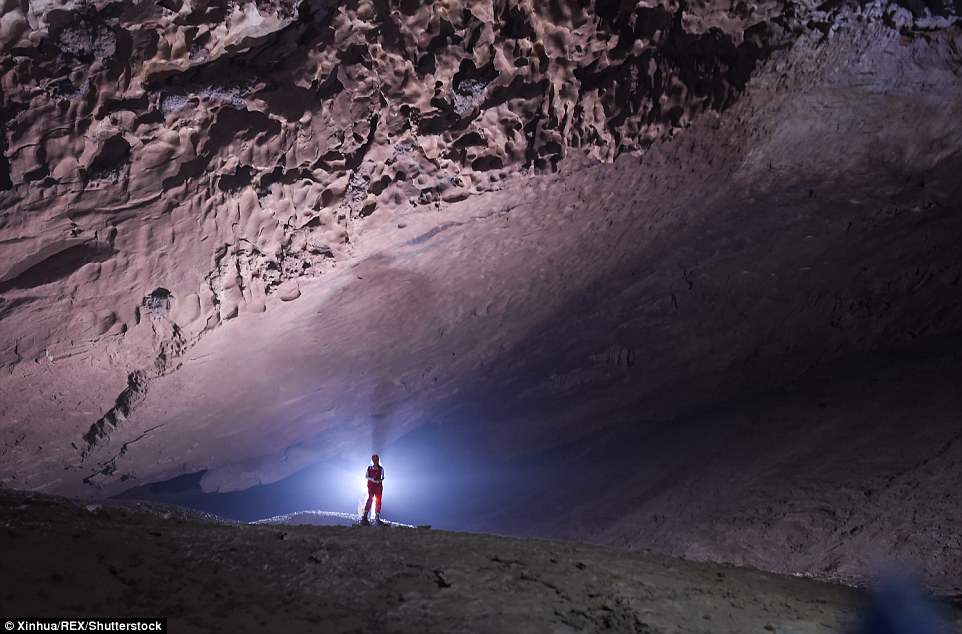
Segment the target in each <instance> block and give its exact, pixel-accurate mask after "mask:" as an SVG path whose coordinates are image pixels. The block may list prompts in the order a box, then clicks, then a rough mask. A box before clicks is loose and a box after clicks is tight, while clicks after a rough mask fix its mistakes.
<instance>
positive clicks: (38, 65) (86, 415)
mask: <svg viewBox="0 0 962 634" xmlns="http://www.w3.org/2000/svg"><path fill="white" fill-rule="evenodd" d="M906 6H908V5H906ZM2 7H3V12H4V13H3V15H2V18H0V20H2V21H0V24H2V28H0V47H2V53H0V72H2V83H0V90H2V94H0V108H2V113H3V117H2V125H3V134H2V135H0V144H2V145H0V147H2V150H3V152H2V159H0V213H2V216H0V218H2V220H0V244H2V249H3V250H2V256H0V297H2V302H0V326H2V333H3V336H2V339H0V364H2V366H3V376H2V377H0V405H2V408H3V410H2V417H0V456H2V462H0V481H2V482H3V483H4V485H7V486H12V487H20V488H30V489H40V490H47V491H53V492H64V493H72V494H86V495H109V494H112V493H116V492H119V491H121V490H123V489H125V488H127V487H129V486H131V485H133V484H138V483H143V482H146V481H152V480H158V479H164V478H169V477H173V476H176V475H179V474H181V473H185V472H194V471H200V470H205V469H207V470H208V472H207V475H206V476H205V480H204V486H205V487H207V488H208V489H209V490H232V489H238V488H244V487H247V486H250V485H252V484H256V483H258V482H269V481H273V480H277V479H279V478H282V477H284V476H286V475H289V474H290V473H293V472H294V471H296V470H298V469H300V468H302V467H304V466H306V465H308V464H312V463H314V462H317V461H323V460H326V459H330V458H333V457H336V456H339V455H343V454H344V453H350V452H355V451H357V450H358V448H360V451H361V452H362V453H363V452H364V451H367V450H368V449H369V448H370V447H372V446H373V447H374V448H381V447H386V446H390V444H391V443H392V442H394V441H396V440H397V439H399V438H401V437H403V436H404V435H405V434H408V433H409V432H412V431H415V430H418V429H420V428H421V427H422V426H423V425H424V424H425V423H432V424H436V423H440V424H442V425H451V426H452V429H459V430H461V431H462V432H463V433H462V434H461V435H460V436H458V437H457V438H458V439H459V440H460V441H461V442H468V441H466V440H465V439H468V438H469V439H470V443H471V445H472V450H474V451H476V452H477V453H479V454H480V455H484V456H498V457H499V458H501V457H505V456H506V457H518V458H523V457H524V456H525V455H529V454H532V453H534V452H539V451H543V450H547V449H550V448H552V447H555V446H559V445H563V444H565V443H571V442H585V443H588V444H590V443H591V442H592V439H594V438H596V437H599V436H598V434H599V433H600V432H601V431H603V430H604V429H606V428H608V427H610V426H611V425H613V424H615V423H618V424H627V423H631V422H632V421H634V420H638V421H645V420H651V419H658V420H675V419H676V418H677V419H678V420H682V418H683V417H685V416H689V415H691V414H692V413H693V412H705V411H711V410H712V408H713V407H717V406H718V405H719V404H720V403H726V402H732V401H733V400H736V399H746V398H750V397H752V396H753V395H757V394H762V393H765V392H767V391H770V390H775V389H778V388H780V387H781V386H785V385H788V384H791V383H792V382H795V381H798V380H800V377H805V376H806V375H807V374H808V373H809V372H810V371H811V370H812V368H816V367H818V368H824V367H826V366H830V365H831V364H833V363H835V362H838V361H839V360H840V359H843V358H848V357H850V356H852V355H855V356H858V355H862V354H868V353H872V352H876V351H879V350H888V349H913V348H914V347H916V346H918V345H921V344H922V343H925V344H926V345H929V342H926V340H935V338H937V337H940V336H952V335H956V334H958V333H959V331H960V326H962V304H960V300H959V295H960V290H959V289H960V287H959V283H960V282H959V279H960V272H962V268H960V256H959V250H958V242H959V237H960V236H962V219H960V214H959V211H960V207H959V202H958V201H959V200H960V198H959V196H960V194H962V186H960V184H959V180H958V177H957V175H958V173H959V168H960V163H962V159H960V151H962V127H960V125H959V123H958V122H959V121H960V120H962V117H960V115H962V106H960V104H962V99H960V97H962V84H960V80H959V76H960V75H959V59H958V47H959V35H958V26H957V25H956V24H955V21H956V18H955V15H956V8H954V7H949V6H941V5H939V6H935V5H933V6H929V7H922V6H918V7H915V6H914V5H912V6H908V8H903V7H901V6H899V5H895V4H893V5H883V4H877V3H873V4H868V5H864V6H851V7H834V8H833V7H827V6H815V5H814V3H813V4H811V5H807V4H794V3H783V2H769V3H758V4H746V3H728V2H725V3H720V4H717V5H716V4H712V3H708V4H693V5H690V6H684V7H683V6H681V5H675V4H670V3H668V4H656V5H652V6H635V5H633V4H632V3H626V2H620V3H619V2H600V1H599V2H594V3H592V2H564V1H558V2H554V1H553V2H466V3H458V2H444V3H441V2H435V3H421V2H408V1H406V0H402V1H401V2H394V1H391V2H387V1H383V2H348V3H342V4H338V3H333V2H331V3H324V2H304V3H268V2H258V3H248V4H236V3H232V4H218V3H202V2H183V3H177V2H159V3H154V2H143V3H140V4H136V5H134V4H131V3H126V2H117V3H109V2H108V3H99V4H92V5H87V4H85V5H80V4H76V5H73V4H67V5H63V6H61V7H53V6H46V5H45V6H39V5H31V6H29V7H27V6H25V5H23V4H21V3H17V2H7V3H5V4H3V5H2ZM913 11H914V13H913ZM855 415H856V414H854V413H853V414H852V416H855ZM816 416H817V413H813V414H812V417H816ZM810 423H811V420H809V419H807V418H800V419H799V420H798V422H797V429H809V427H808V425H809V424H810ZM845 425H846V423H845V420H844V419H840V420H839V422H838V423H837V424H836V425H834V426H831V427H824V429H823V434H824V436H823V439H831V438H833V437H834V436H833V435H832V434H833V433H834V432H833V431H832V430H833V429H840V428H844V426H845ZM793 429H796V428H788V429H786V431H785V437H786V438H787V439H789V440H787V442H791V440H790V439H791V438H793V436H792V434H793ZM947 429H948V428H947V427H946V428H944V429H943V427H938V430H936V431H933V433H932V434H931V435H930V437H926V438H924V439H918V445H917V446H915V447H914V449H913V451H915V452H916V453H919V455H923V454H925V453H926V452H927V451H928V448H929V447H932V448H934V449H933V451H935V450H937V449H938V448H939V447H941V446H943V445H944V443H946V442H949V441H950V440H951V437H950V436H947V435H946V434H948V433H949V432H948V431H945V430H947ZM939 430H942V431H939ZM943 431H944V433H943ZM887 438H888V437H887ZM894 438H895V439H892V438H889V440H886V441H885V442H889V443H898V442H900V441H899V440H897V439H898V438H899V436H897V435H896V436H894ZM826 442H831V441H830V440H826ZM889 446H891V444H890V445H889ZM950 447H955V445H950ZM869 450H871V449H869ZM952 450H953V451H955V450H957V447H956V449H952ZM639 451H642V453H641V454H639V456H638V458H637V459H639V460H644V459H645V456H644V453H643V451H644V450H643V449H640V450H639ZM752 455H754V454H752ZM746 459H751V457H750V456H749V457H748V458H746ZM812 460H813V461H814V460H816V458H813V459H812ZM893 464H894V462H885V461H882V463H880V464H877V465H874V466H871V467H865V469H866V471H865V473H867V474H885V473H888V471H887V470H892V469H895V467H893ZM815 466H817V465H815ZM614 477H617V476H614ZM706 477H709V476H706ZM880 477H887V476H880ZM776 480H777V479H776ZM665 486H667V484H666V485H665ZM942 486H943V485H938V487H936V489H938V491H936V492H934V493H933V495H937V494H940V493H941V492H942V489H941V488H939V487H942ZM797 491H801V493H797V495H800V496H802V497H804V496H805V495H808V494H807V493H805V491H804V488H802V489H797ZM703 495H705V496H711V495H712V494H711V492H710V490H706V492H704V493H703ZM591 499H593V498H592V494H591V493H590V492H588V493H585V494H584V498H583V499H582V500H581V502H585V503H587V502H590V500H591ZM740 499H741V500H747V499H753V498H751V495H749V493H746V494H745V495H744V496H742V497H741V498H740ZM581 502H579V504H580V503H581ZM666 508H675V507H674V506H671V505H668V506H667V507H666ZM951 513H952V511H951V510H946V511H945V513H944V514H943V515H940V516H939V517H940V518H942V519H944V520H945V521H946V522H951V521H957V520H958V519H959V518H958V517H957V516H952V515H951ZM803 514H804V513H803ZM572 522H574V520H572ZM632 526H637V525H632ZM609 528H610V531H612V532H609V533H605V535H609V537H604V536H602V537H601V539H609V541H618V540H621V541H625V538H624V535H625V533H626V532H628V533H630V532H631V531H632V530H635V529H632V528H631V527H628V528H625V527H624V526H615V525H612V526H610V527H608V528H604V527H602V528H598V527H592V528H591V530H592V531H594V532H593V533H591V535H595V534H597V533H598V532H599V531H600V532H602V533H604V531H605V530H608V529H609ZM899 530H901V531H903V533H902V534H908V533H911V532H912V529H911V528H905V527H902V528H900V529H899ZM680 531H681V528H680V527H679V528H678V531H676V533H675V534H676V535H678V536H679V537H678V539H677V540H676V541H673V542H672V543H671V544H668V545H667V546H666V548H667V547H670V548H672V549H676V550H682V551H684V550H685V547H684V545H683V544H682V542H683V541H684V537H683V533H682V532H680ZM575 536H576V537H579V536H580V537H583V536H584V533H583V534H581V535H575ZM646 539H648V538H647V537H645V536H644V535H636V536H635V537H633V538H632V539H628V540H627V541H628V542H630V543H632V544H634V545H644V544H645V543H647V542H646ZM704 539H705V540H708V541H710V542H711V543H710V544H709V545H708V546H700V548H701V549H702V550H700V551H698V552H695V551H690V554H695V555H705V556H710V557H717V558H725V557H729V558H732V555H731V552H730V551H728V554H726V552H725V549H724V548H723V547H721V546H718V543H719V540H720V538H719V537H718V536H717V535H708V536H706V537H704ZM711 540H714V541H711ZM933 540H934V541H935V542H938V543H945V542H944V540H943V541H942V542H939V539H938V538H935V537H933ZM769 552H772V551H769ZM952 552H955V551H952ZM952 556H956V555H952V554H951V552H950V553H949V554H948V555H946V559H945V560H946V561H953V560H952V559H951V557H952ZM747 561H748V562H749V563H752V562H753V561H754V560H752V559H751V558H750V557H748V559H747ZM813 565H814V564H813Z"/></svg>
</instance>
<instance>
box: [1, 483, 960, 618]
mask: <svg viewBox="0 0 962 634" xmlns="http://www.w3.org/2000/svg"><path fill="white" fill-rule="evenodd" d="M0 546H2V547H3V552H4V557H3V559H2V561H0V580H2V581H3V582H4V583H3V584H2V588H3V589H2V590H0V592H2V593H3V594H2V595H0V598H2V599H3V602H4V605H5V606H6V607H5V612H4V616H7V617H18V616H21V617H25V616H35V615H36V614H38V613H42V614H56V615H57V616H63V617H70V616H80V617H89V616H90V615H91V614H109V615H111V616H145V615H150V616H152V617H153V616H158V615H161V616H166V617H168V618H169V623H168V627H169V628H170V629H171V631H177V632H195V631H196V632H209V631H212V630H223V629H229V630H230V631H237V632H248V631H263V629H264V628H265V627H267V628H270V629H271V630H274V631H285V632H316V631H318V629H321V630H323V631H325V632H356V631H379V632H414V631H417V632H451V631H453V630H458V631H465V632H505V631H512V632H549V631H550V632H569V631H585V630H587V631H600V630H604V629H609V630H614V631H619V632H652V633H654V632H669V631H679V630H681V631H686V632H752V631H757V632H762V631H776V632H779V631H789V632H834V631H839V630H840V629H841V628H843V627H845V626H846V625H848V624H849V623H851V622H852V621H853V620H854V613H855V608H856V605H857V600H858V597H857V595H856V593H855V592H854V591H853V590H851V589H849V588H845V587H843V586H835V585H830V584H824V583H819V582H815V581H811V580H805V579H795V578H791V577H781V576H777V575H772V574H766V573H760V572H755V571H750V570H745V569H738V568H732V567H729V566H717V565H711V564H694V563H689V562H685V561H682V560H679V559H671V558H667V557H661V556H656V555H651V554H632V555H628V556H625V555H624V554H623V553H621V552H618V551H614V550H610V549H604V548H599V547H596V546H583V545H573V544H564V543H560V542H548V541H537V540H517V539H509V538H504V537H495V536H488V535H471V534H463V533H446V532H438V531H423V530H418V529H403V528H383V527H378V528H374V527H356V528H348V527H327V528H323V527H314V526H284V527H277V526H244V525H231V524H223V523H212V522H204V521H199V520H198V519H195V518H189V517H186V518H185V517H176V516H171V515H170V513H169V511H165V510H163V509H155V510H153V511H151V512H148V511H144V510H141V509H137V508H130V507H127V506H120V505H116V504H114V505H103V506H88V507H86V508H85V507H84V506H82V505H77V504H70V503H67V502H65V501H62V500H58V499H56V498H49V497H45V496H37V497H33V498H24V497H22V496H11V495H9V494H4V495H2V496H0ZM960 631H962V630H960Z"/></svg>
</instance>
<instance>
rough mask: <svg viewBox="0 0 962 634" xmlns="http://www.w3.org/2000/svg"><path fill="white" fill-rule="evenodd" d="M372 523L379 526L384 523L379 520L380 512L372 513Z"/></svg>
mask: <svg viewBox="0 0 962 634" xmlns="http://www.w3.org/2000/svg"><path fill="white" fill-rule="evenodd" d="M374 523H375V524H377V525H378V526H381V525H383V524H384V522H382V521H381V514H380V513H375V514H374Z"/></svg>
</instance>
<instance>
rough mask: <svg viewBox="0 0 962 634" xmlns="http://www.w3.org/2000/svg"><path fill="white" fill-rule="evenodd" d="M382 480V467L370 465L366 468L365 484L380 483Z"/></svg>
mask: <svg viewBox="0 0 962 634" xmlns="http://www.w3.org/2000/svg"><path fill="white" fill-rule="evenodd" d="M383 481H384V467H382V466H380V465H378V466H376V467H375V466H374V465H371V466H370V467H368V468H367V485H368V486H371V485H378V486H379V485H380V484H381V483H382V482H383Z"/></svg>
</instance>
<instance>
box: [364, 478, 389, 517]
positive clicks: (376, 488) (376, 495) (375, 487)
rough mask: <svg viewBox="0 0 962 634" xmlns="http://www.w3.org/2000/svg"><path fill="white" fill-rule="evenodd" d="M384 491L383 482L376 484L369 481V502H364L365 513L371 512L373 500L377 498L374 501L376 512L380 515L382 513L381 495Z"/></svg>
mask: <svg viewBox="0 0 962 634" xmlns="http://www.w3.org/2000/svg"><path fill="white" fill-rule="evenodd" d="M383 493H384V485H383V484H375V483H374V482H368V483H367V502H366V503H365V504H364V514H365V515H367V514H368V513H370V512H371V500H376V502H375V503H374V512H375V513H377V514H378V515H380V514H381V496H382V494H383Z"/></svg>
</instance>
